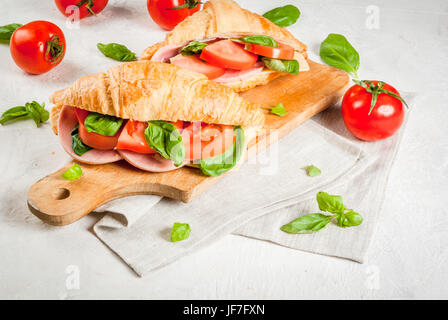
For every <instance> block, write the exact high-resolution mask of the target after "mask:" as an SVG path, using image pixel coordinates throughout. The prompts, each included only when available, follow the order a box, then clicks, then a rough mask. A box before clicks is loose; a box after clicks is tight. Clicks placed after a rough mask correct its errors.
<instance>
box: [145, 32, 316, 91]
mask: <svg viewBox="0 0 448 320" xmlns="http://www.w3.org/2000/svg"><path fill="white" fill-rule="evenodd" d="M151 60H152V61H159V62H167V63H171V64H174V65H177V66H179V67H181V68H183V69H188V70H191V71H195V72H198V73H202V74H204V75H206V76H207V77H208V78H209V79H210V80H214V81H215V82H219V83H227V84H228V83H232V82H238V81H243V80H248V79H250V78H252V77H254V76H256V75H257V74H259V73H262V72H269V71H271V72H280V73H286V74H293V75H297V74H298V73H299V71H307V70H309V66H308V63H307V61H306V59H305V58H304V57H303V55H301V54H300V53H299V52H297V51H295V50H294V48H293V47H291V46H289V45H287V44H285V43H282V42H280V41H277V40H275V39H273V38H272V37H269V36H265V35H256V36H246V37H241V38H231V39H224V38H216V39H208V40H200V41H188V42H185V43H182V44H180V45H169V46H165V47H162V48H160V49H159V50H158V51H157V52H156V53H155V54H154V56H153V57H152V58H151Z"/></svg>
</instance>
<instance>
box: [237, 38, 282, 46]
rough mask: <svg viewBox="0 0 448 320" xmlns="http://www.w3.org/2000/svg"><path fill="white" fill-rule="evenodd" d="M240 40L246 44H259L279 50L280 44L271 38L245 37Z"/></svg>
mask: <svg viewBox="0 0 448 320" xmlns="http://www.w3.org/2000/svg"><path fill="white" fill-rule="evenodd" d="M239 40H241V41H243V42H246V43H253V44H259V45H262V46H266V47H273V48H278V43H277V41H275V39H273V38H271V37H269V36H264V35H260V36H249V37H243V38H240V39H239Z"/></svg>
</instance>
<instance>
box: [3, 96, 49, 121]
mask: <svg viewBox="0 0 448 320" xmlns="http://www.w3.org/2000/svg"><path fill="white" fill-rule="evenodd" d="M49 118H50V113H49V112H48V111H47V110H45V103H42V105H40V104H39V103H37V102H36V101H33V102H27V103H25V106H17V107H13V108H11V109H8V110H6V111H5V112H3V114H2V115H1V117H0V124H2V125H3V124H5V123H6V122H9V121H19V120H25V119H33V121H34V123H36V126H37V127H39V126H40V124H41V123H43V122H45V121H47V120H48V119H49Z"/></svg>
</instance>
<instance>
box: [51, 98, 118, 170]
mask: <svg viewBox="0 0 448 320" xmlns="http://www.w3.org/2000/svg"><path fill="white" fill-rule="evenodd" d="M77 123H78V118H77V117H76V112H75V108H74V107H71V106H64V107H62V110H61V113H60V115H59V122H58V132H59V134H58V135H59V139H60V141H61V144H62V147H63V148H64V150H65V151H66V152H67V153H68V154H69V155H70V156H71V157H72V158H73V159H75V160H77V161H79V162H82V163H87V164H105V163H111V162H115V161H119V160H121V159H122V158H121V156H120V155H119V154H118V152H116V151H114V150H107V151H103V150H96V149H92V150H90V151H88V152H86V153H84V154H83V155H82V156H79V155H77V154H76V153H75V152H74V151H73V149H72V136H71V133H72V130H73V128H74V127H75V126H76V124H77Z"/></svg>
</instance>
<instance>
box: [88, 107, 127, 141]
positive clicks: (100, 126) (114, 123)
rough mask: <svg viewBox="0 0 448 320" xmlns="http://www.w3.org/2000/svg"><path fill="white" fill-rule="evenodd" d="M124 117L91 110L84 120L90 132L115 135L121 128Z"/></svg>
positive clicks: (108, 135)
mask: <svg viewBox="0 0 448 320" xmlns="http://www.w3.org/2000/svg"><path fill="white" fill-rule="evenodd" d="M122 124H123V119H121V118H117V117H114V116H109V115H105V114H101V113H96V112H91V113H90V114H89V115H88V116H87V117H86V119H85V120H84V125H85V127H86V130H87V131H88V132H94V133H98V134H100V135H102V136H106V137H113V136H115V135H116V134H117V132H118V130H120V128H121V125H122Z"/></svg>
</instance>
